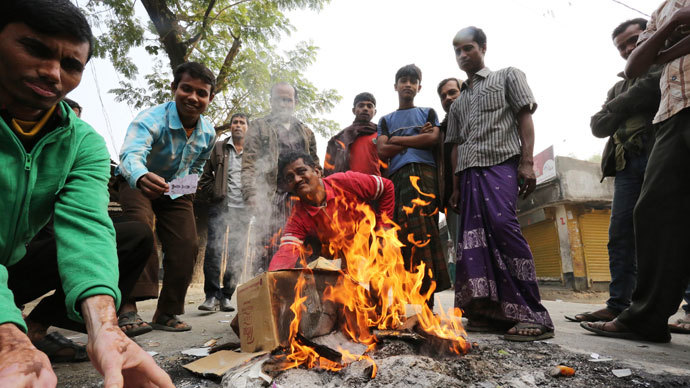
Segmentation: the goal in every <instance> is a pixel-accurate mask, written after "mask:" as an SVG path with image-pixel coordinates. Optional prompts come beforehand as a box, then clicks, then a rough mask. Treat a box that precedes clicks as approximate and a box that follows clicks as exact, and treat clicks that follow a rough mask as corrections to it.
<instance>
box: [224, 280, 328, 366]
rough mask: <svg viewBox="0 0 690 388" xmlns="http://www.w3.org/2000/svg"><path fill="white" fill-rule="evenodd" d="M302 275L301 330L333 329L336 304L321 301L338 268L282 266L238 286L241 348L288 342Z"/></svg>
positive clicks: (322, 331) (257, 348)
mask: <svg viewBox="0 0 690 388" xmlns="http://www.w3.org/2000/svg"><path fill="white" fill-rule="evenodd" d="M300 275H302V276H304V277H305V280H306V283H305V285H304V289H303V290H302V295H303V296H306V297H307V299H306V301H305V302H304V306H305V307H306V311H303V312H302V319H301V320H300V328H299V330H300V332H301V333H302V334H303V335H304V336H305V337H307V338H313V337H316V336H319V335H325V334H328V333H330V332H331V331H333V330H334V329H336V324H337V321H338V319H337V315H338V313H337V308H336V305H335V304H334V303H333V302H330V301H323V300H322V295H323V293H324V290H325V289H326V288H327V287H328V286H335V284H336V282H337V280H338V277H339V276H340V272H337V271H328V270H320V269H315V270H299V269H291V270H283V271H275V272H264V273H263V274H261V275H258V276H257V277H255V278H254V279H252V280H250V281H248V282H246V283H244V284H242V285H240V286H239V287H238V288H237V310H238V311H237V316H238V320H239V330H240V343H241V347H242V351H243V352H248V353H251V352H259V351H271V350H273V349H275V348H276V347H278V346H287V345H288V339H289V335H290V322H292V320H293V319H294V314H293V313H292V311H291V310H290V306H291V305H292V304H293V303H294V301H295V284H297V279H298V278H299V276H300Z"/></svg>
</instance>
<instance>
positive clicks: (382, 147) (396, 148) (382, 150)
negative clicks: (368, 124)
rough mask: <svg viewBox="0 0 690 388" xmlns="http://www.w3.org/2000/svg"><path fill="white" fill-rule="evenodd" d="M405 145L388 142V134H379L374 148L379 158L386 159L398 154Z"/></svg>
mask: <svg viewBox="0 0 690 388" xmlns="http://www.w3.org/2000/svg"><path fill="white" fill-rule="evenodd" d="M404 149H405V147H403V146H400V145H395V144H390V143H388V136H386V135H381V136H379V137H378V138H377V139H376V150H377V151H378V153H379V158H380V159H381V160H387V159H389V158H392V157H394V156H395V155H397V154H399V153H400V152H401V151H402V150H404Z"/></svg>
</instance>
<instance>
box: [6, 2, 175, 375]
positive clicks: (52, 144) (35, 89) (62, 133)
mask: <svg viewBox="0 0 690 388" xmlns="http://www.w3.org/2000/svg"><path fill="white" fill-rule="evenodd" d="M92 42H93V35H92V33H91V28H90V27H89V24H88V23H87V21H86V18H85V17H84V15H83V14H82V13H81V11H79V9H78V8H77V7H76V6H75V5H74V4H72V3H71V2H70V1H67V0H7V1H3V2H1V3H0V165H1V166H2V169H0V193H2V194H1V195H2V201H0V214H2V217H0V387H26V386H30V387H34V386H41V387H54V386H55V385H56V383H57V378H56V376H55V373H54V372H53V369H52V367H51V365H50V362H49V361H48V357H47V356H46V355H45V354H44V353H42V352H41V351H39V350H38V349H36V347H34V346H33V345H32V343H31V340H30V338H29V337H28V336H27V334H26V332H27V326H26V324H25V322H24V319H22V312H21V311H20V310H19V308H18V307H17V306H19V305H23V304H25V303H28V302H30V301H32V300H34V299H37V298H39V297H40V296H42V295H44V294H45V293H47V292H50V291H53V290H55V291H56V292H55V294H53V295H60V296H61V301H60V302H61V303H59V304H58V303H55V304H53V307H55V308H54V309H53V310H52V311H53V313H54V315H53V316H51V317H50V318H52V319H54V320H65V319H66V318H69V320H71V321H73V323H75V324H76V323H81V324H83V326H82V327H83V329H85V331H86V333H87V334H88V343H87V346H86V350H87V352H88V354H89V358H90V359H91V363H92V364H93V365H94V367H95V368H96V369H97V370H98V372H99V373H101V374H102V375H103V376H104V386H105V387H111V386H116V387H122V386H123V384H124V385H127V386H156V387H172V386H173V384H172V381H171V380H170V377H169V376H167V375H166V373H165V372H163V370H161V369H160V368H159V367H158V366H157V365H156V363H155V361H153V359H152V358H151V356H149V355H148V354H146V352H144V351H143V350H142V349H141V348H140V347H139V346H138V345H137V344H136V343H134V342H133V341H132V340H131V339H129V338H128V337H127V336H126V335H125V334H124V333H123V332H122V330H120V329H119V328H118V325H117V316H116V311H117V306H118V305H119V304H120V291H119V289H118V259H117V251H116V248H115V230H114V229H113V224H112V222H111V221H110V218H109V217H108V211H107V209H108V207H107V206H108V190H107V186H106V184H107V182H108V177H109V168H108V151H107V149H106V146H105V142H104V141H103V138H102V137H101V136H100V135H99V134H98V133H96V131H94V130H93V128H91V127H90V126H89V125H88V124H87V123H85V122H83V121H82V120H81V119H79V118H78V117H77V116H76V115H75V114H74V112H72V110H71V109H70V107H69V106H68V105H67V104H66V103H63V102H61V100H62V99H63V97H64V96H65V95H66V94H67V93H69V92H70V91H72V90H74V88H76V87H77V86H78V85H79V83H80V81H81V77H82V73H83V71H84V67H85V66H86V63H87V62H88V60H89V59H90V57H91V53H92ZM51 217H52V218H53V220H54V230H55V231H54V238H51V241H50V242H49V243H48V244H45V245H46V246H47V245H50V246H52V247H57V248H56V249H49V250H47V251H41V252H38V253H37V254H31V252H27V249H26V245H27V244H28V243H29V241H30V240H31V239H32V238H34V236H35V235H36V234H37V233H38V231H39V230H40V229H41V228H43V227H44V226H45V225H46V224H47V223H48V222H49V220H50V219H51ZM127 272H128V271H123V274H122V275H123V276H127ZM134 276H136V274H135V275H134ZM56 299H57V298H55V297H53V298H52V300H56ZM80 326H81V325H80Z"/></svg>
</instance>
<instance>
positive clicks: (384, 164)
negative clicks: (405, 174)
mask: <svg viewBox="0 0 690 388" xmlns="http://www.w3.org/2000/svg"><path fill="white" fill-rule="evenodd" d="M379 166H381V167H383V168H388V163H386V162H384V161H383V160H381V159H379Z"/></svg>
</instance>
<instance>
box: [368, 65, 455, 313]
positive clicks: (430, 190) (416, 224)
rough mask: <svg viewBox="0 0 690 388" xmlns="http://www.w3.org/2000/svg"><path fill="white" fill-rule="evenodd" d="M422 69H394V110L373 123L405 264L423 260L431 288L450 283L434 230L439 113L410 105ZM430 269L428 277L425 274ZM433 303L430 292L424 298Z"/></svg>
mask: <svg viewBox="0 0 690 388" xmlns="http://www.w3.org/2000/svg"><path fill="white" fill-rule="evenodd" d="M421 81H422V71H421V70H420V69H419V68H418V67H417V66H415V65H414V64H411V65H406V66H403V67H402V68H400V70H398V72H397V73H396V74H395V86H394V89H395V91H396V92H397V93H398V103H399V106H398V110H396V111H395V112H392V113H389V114H387V115H385V116H383V117H382V118H381V119H380V120H379V124H378V129H377V130H378V139H377V144H376V146H377V149H378V153H379V158H381V160H382V161H383V162H384V163H386V164H388V170H387V175H388V178H389V179H390V180H392V181H393V185H394V186H395V210H394V213H393V221H395V223H396V224H398V225H399V226H400V228H401V229H400V231H399V232H398V239H399V240H400V241H401V242H402V243H403V244H405V246H404V247H402V248H401V251H402V255H403V259H404V260H405V268H406V269H407V270H408V271H409V270H412V269H414V268H416V267H417V266H418V265H419V264H420V263H424V264H425V277H424V282H423V284H422V290H421V291H422V292H426V291H427V290H428V289H429V287H430V286H431V283H432V281H433V282H435V283H436V291H442V290H445V289H447V288H449V287H450V279H449V277H448V271H447V269H446V261H445V259H444V256H443V247H442V245H441V238H440V236H439V231H438V212H439V202H438V199H439V198H438V197H439V193H438V176H437V174H436V163H437V161H436V160H434V150H435V149H436V148H437V147H440V138H441V137H440V131H439V128H438V126H439V123H438V116H437V115H436V112H435V111H434V110H433V109H431V108H420V107H416V106H415V105H414V98H415V96H416V95H417V93H419V91H420V90H421V88H422V85H421ZM429 270H431V273H432V274H431V276H430V275H429ZM429 304H430V305H431V306H433V297H432V298H431V299H430V300H429Z"/></svg>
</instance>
